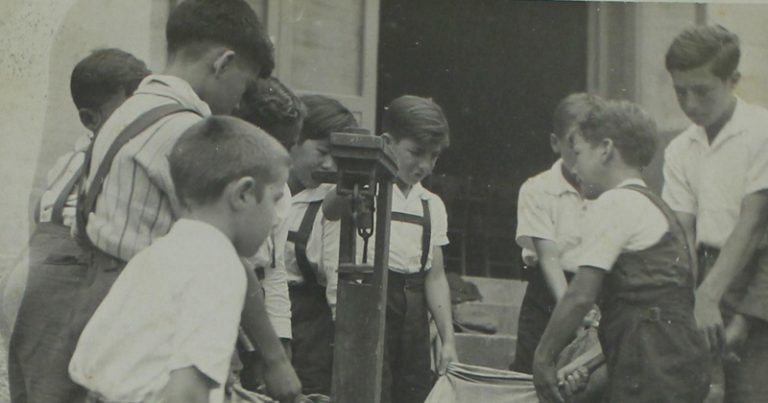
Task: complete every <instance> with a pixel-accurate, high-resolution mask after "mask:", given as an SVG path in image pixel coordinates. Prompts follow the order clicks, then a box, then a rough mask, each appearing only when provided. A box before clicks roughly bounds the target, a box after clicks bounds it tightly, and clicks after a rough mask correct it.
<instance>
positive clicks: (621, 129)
mask: <svg viewBox="0 0 768 403" xmlns="http://www.w3.org/2000/svg"><path fill="white" fill-rule="evenodd" d="M572 138H573V149H574V153H575V154H576V163H575V171H576V174H577V176H578V177H579V179H580V180H581V184H582V191H583V192H584V194H585V196H586V197H589V198H596V200H595V201H594V202H593V204H591V206H590V209H589V212H588V213H587V216H586V218H585V222H584V233H583V239H582V244H581V246H580V247H579V250H578V254H577V257H576V258H575V265H576V266H577V267H578V268H579V269H578V272H577V273H576V276H575V277H574V279H573V281H572V282H571V284H570V286H569V287H568V289H567V291H566V292H565V295H564V296H563V299H562V300H561V301H560V303H558V305H557V307H556V308H555V311H554V312H553V314H552V319H551V320H550V322H549V325H548V326H547V329H546V330H545V331H544V335H543V336H542V339H541V342H540V343H539V346H538V348H537V349H536V353H535V355H534V364H533V376H534V378H533V380H534V383H535V385H536V390H537V393H538V395H539V398H540V399H541V400H542V401H543V402H552V401H556V402H562V401H563V398H562V396H561V395H560V392H559V390H558V383H559V382H558V379H557V376H556V369H555V365H556V359H557V356H558V354H559V353H560V351H562V349H563V347H565V345H566V344H567V343H568V341H569V339H570V337H571V335H572V334H573V333H574V332H575V331H576V329H577V328H578V327H579V326H580V325H581V323H582V320H583V318H584V315H585V314H586V313H587V312H588V311H589V310H590V309H591V308H592V306H593V304H595V303H596V302H597V303H598V304H599V305H600V309H601V312H602V320H601V322H600V328H599V336H600V343H601V345H602V347H603V353H604V354H605V358H606V363H607V368H608V385H607V390H606V401H610V402H622V403H630V402H669V403H672V402H701V401H702V400H703V399H704V398H705V397H706V395H707V390H708V379H707V378H708V376H707V374H706V372H705V371H701V369H702V368H704V367H705V365H706V362H707V356H706V348H705V345H704V341H703V339H702V338H701V335H700V334H699V332H698V331H697V330H696V323H695V321H694V317H693V304H694V297H693V291H694V267H695V261H694V259H695V257H694V255H693V253H692V251H691V250H690V249H689V247H688V241H687V240H686V236H685V232H684V231H683V229H682V227H681V226H680V223H679V222H678V221H677V219H676V218H675V216H674V214H673V213H672V210H671V209H670V208H669V207H668V206H667V205H666V204H665V203H664V202H663V201H662V200H661V199H660V198H659V197H658V196H656V195H654V194H653V193H652V192H651V191H650V190H648V188H647V187H646V186H645V183H644V182H643V180H642V174H641V171H642V169H643V167H645V166H647V165H648V164H649V163H650V161H651V159H652V158H653V154H654V151H655V146H656V125H655V123H654V122H653V120H652V119H651V118H650V117H649V116H648V115H647V114H646V113H645V112H644V111H643V110H642V109H640V108H639V107H638V106H636V105H634V104H632V103H629V102H626V101H622V102H608V103H606V104H605V106H602V107H598V108H595V109H594V110H593V111H592V112H591V113H590V114H589V116H588V117H587V119H586V120H585V121H584V122H582V123H581V125H580V128H579V130H578V131H576V132H575V133H574V134H573V135H572ZM560 381H561V382H562V380H560Z"/></svg>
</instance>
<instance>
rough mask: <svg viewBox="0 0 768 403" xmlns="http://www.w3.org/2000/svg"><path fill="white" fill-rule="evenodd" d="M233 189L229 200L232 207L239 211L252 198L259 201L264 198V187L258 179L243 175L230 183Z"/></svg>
mask: <svg viewBox="0 0 768 403" xmlns="http://www.w3.org/2000/svg"><path fill="white" fill-rule="evenodd" d="M230 187H231V189H232V191H231V192H230V194H229V201H230V204H231V205H232V208H233V209H235V210H237V211H239V210H241V209H242V208H243V207H244V206H245V205H246V204H248V203H249V202H250V200H251V199H254V198H255V200H256V202H257V203H261V201H262V199H263V198H264V187H263V186H260V185H259V184H258V183H256V181H255V180H254V179H253V178H252V177H250V176H245V177H242V178H240V179H238V180H236V181H234V182H233V183H231V184H230Z"/></svg>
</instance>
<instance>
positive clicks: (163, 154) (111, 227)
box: [86, 75, 211, 261]
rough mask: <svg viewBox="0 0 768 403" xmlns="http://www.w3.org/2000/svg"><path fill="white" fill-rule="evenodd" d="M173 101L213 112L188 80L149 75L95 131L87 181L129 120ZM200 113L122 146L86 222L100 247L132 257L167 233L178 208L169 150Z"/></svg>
mask: <svg viewBox="0 0 768 403" xmlns="http://www.w3.org/2000/svg"><path fill="white" fill-rule="evenodd" d="M170 103H179V104H181V105H183V106H185V107H188V108H190V109H193V110H195V111H197V112H198V113H200V115H202V116H209V115H210V114H211V111H210V109H209V108H208V105H207V104H206V103H205V102H203V101H202V100H200V98H199V97H198V96H197V94H195V92H194V91H193V90H192V87H190V85H189V83H187V82H186V81H184V80H182V79H180V78H178V77H172V76H163V75H150V76H148V77H146V78H145V79H144V80H143V81H142V82H141V84H140V85H139V87H138V89H136V91H135V92H134V95H133V96H132V97H130V98H128V99H127V100H126V101H125V102H124V103H123V104H122V105H121V106H120V107H118V108H117V110H115V112H114V113H113V114H112V116H110V118H109V119H108V120H107V122H106V123H105V124H104V126H103V127H102V129H101V130H100V132H99V135H98V136H97V137H96V140H95V144H94V148H93V157H92V160H91V166H90V169H89V172H90V175H89V178H88V183H89V184H90V181H91V180H93V175H94V174H95V172H96V171H97V170H98V166H99V164H100V163H101V160H102V159H103V158H104V156H105V154H106V153H107V150H108V149H109V147H110V145H111V144H112V143H113V142H114V140H115V139H116V138H117V136H118V135H119V134H120V132H121V131H122V130H123V129H124V128H125V127H126V126H128V124H130V123H131V122H133V121H134V120H135V119H136V118H138V117H139V116H140V115H141V114H142V113H144V112H146V111H148V110H150V109H152V108H154V107H157V106H161V105H165V104H170ZM200 119H201V117H200V116H198V115H197V114H194V113H191V112H182V113H176V114H173V115H171V116H168V117H165V118H163V119H161V120H159V121H158V122H157V123H155V124H154V125H152V126H151V127H149V128H148V129H147V130H145V131H144V132H143V133H141V134H139V135H138V136H137V137H136V138H134V139H133V140H132V141H131V142H129V143H128V144H126V145H125V146H123V147H122V148H121V149H120V151H119V152H118V153H117V155H116V156H115V159H114V161H113V162H112V168H111V170H110V171H109V174H108V175H107V177H106V179H105V181H104V186H103V189H102V191H101V194H100V195H99V197H98V199H97V201H96V209H95V210H96V211H95V212H94V213H92V214H91V215H90V217H89V219H88V226H87V228H86V232H87V233H88V237H89V238H90V240H91V241H92V242H93V243H94V244H95V245H96V246H97V247H98V248H99V249H101V250H102V251H104V252H106V253H108V254H110V255H112V256H115V257H118V258H120V259H122V260H125V261H128V260H130V259H131V258H132V257H133V256H134V255H135V254H136V253H138V252H139V251H141V250H142V249H144V248H146V247H147V246H149V245H150V244H151V243H152V242H153V241H154V240H155V239H156V238H158V237H160V236H163V235H165V234H166V233H168V231H169V230H170V228H171V225H172V224H173V222H174V220H175V219H176V217H177V216H178V212H179V204H178V199H177V198H176V191H175V189H174V186H173V181H172V179H171V174H170V168H169V165H168V156H169V155H170V153H171V150H172V149H173V145H174V144H175V143H176V140H177V139H178V138H179V137H180V136H181V135H182V133H184V131H185V130H186V129H187V128H189V127H190V126H192V125H193V124H195V123H197V122H199V121H200Z"/></svg>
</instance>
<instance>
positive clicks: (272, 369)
mask: <svg viewBox="0 0 768 403" xmlns="http://www.w3.org/2000/svg"><path fill="white" fill-rule="evenodd" d="M264 383H265V384H266V387H267V394H268V395H269V396H270V397H272V398H274V399H276V400H278V401H279V402H280V403H293V402H294V401H295V400H296V397H297V396H299V394H301V382H299V377H298V376H296V371H294V370H293V367H292V366H291V363H290V362H289V361H288V360H284V361H279V362H276V363H273V364H271V365H269V364H268V365H265V368H264Z"/></svg>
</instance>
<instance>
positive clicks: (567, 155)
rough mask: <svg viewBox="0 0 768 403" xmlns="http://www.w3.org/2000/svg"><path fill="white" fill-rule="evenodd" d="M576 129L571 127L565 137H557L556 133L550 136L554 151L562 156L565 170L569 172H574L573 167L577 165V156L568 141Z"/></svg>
mask: <svg viewBox="0 0 768 403" xmlns="http://www.w3.org/2000/svg"><path fill="white" fill-rule="evenodd" d="M576 129H577V128H576V127H575V126H571V129H570V130H569V131H568V133H566V134H564V135H563V137H557V134H555V133H552V134H550V144H551V145H552V151H554V152H555V153H557V154H560V158H562V159H563V165H565V168H566V169H568V170H569V171H573V165H574V164H575V163H576V155H575V154H574V153H573V145H572V144H571V141H569V140H568V139H569V136H570V134H571V133H573V132H574V131H575V130H576Z"/></svg>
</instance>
